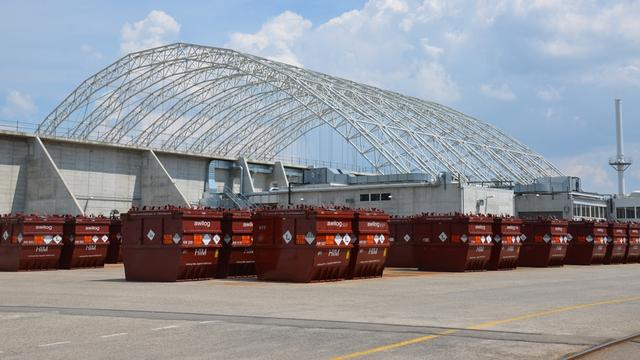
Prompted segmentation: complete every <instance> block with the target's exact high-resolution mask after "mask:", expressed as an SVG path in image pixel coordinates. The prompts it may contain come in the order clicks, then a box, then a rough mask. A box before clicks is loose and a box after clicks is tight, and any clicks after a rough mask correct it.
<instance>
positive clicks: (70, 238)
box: [59, 216, 110, 269]
mask: <svg viewBox="0 0 640 360" xmlns="http://www.w3.org/2000/svg"><path fill="white" fill-rule="evenodd" d="M109 222H110V220H109V218H106V217H102V216H98V217H92V216H76V217H71V216H68V217H66V218H65V222H64V235H63V246H62V252H61V254H60V266H59V268H60V269H75V268H87V267H103V266H104V260H105V258H106V257H107V248H108V247H109Z"/></svg>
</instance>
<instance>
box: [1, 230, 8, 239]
mask: <svg viewBox="0 0 640 360" xmlns="http://www.w3.org/2000/svg"><path fill="white" fill-rule="evenodd" d="M8 238H9V233H8V232H7V230H5V231H4V232H3V233H2V239H3V240H4V241H7V239H8Z"/></svg>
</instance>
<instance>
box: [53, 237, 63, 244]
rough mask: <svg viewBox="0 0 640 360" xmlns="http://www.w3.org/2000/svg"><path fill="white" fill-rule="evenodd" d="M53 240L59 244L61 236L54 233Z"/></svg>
mask: <svg viewBox="0 0 640 360" xmlns="http://www.w3.org/2000/svg"><path fill="white" fill-rule="evenodd" d="M53 241H55V242H56V244H60V242H61V241H62V236H60V235H56V236H54V237H53Z"/></svg>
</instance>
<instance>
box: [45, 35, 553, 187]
mask: <svg viewBox="0 0 640 360" xmlns="http://www.w3.org/2000/svg"><path fill="white" fill-rule="evenodd" d="M156 114H158V115H156ZM76 119H77V120H76ZM150 121H151V122H150ZM320 126H328V127H330V128H332V129H333V130H334V131H335V132H336V133H337V134H338V135H339V136H341V137H342V138H343V139H344V140H345V141H346V142H347V143H348V144H350V145H351V146H352V147H353V148H354V149H355V150H356V151H357V152H358V153H359V154H360V156H361V157H362V158H363V159H364V160H365V161H367V162H369V163H370V164H371V166H373V167H374V168H375V169H376V170H377V171H378V172H379V173H385V172H407V171H415V170H420V171H423V172H425V173H428V174H431V175H434V176H435V175H437V173H438V172H440V171H443V170H446V171H449V172H452V173H453V174H455V175H456V176H459V177H460V178H461V179H469V180H485V181H490V180H493V179H499V180H513V181H518V182H530V181H531V180H533V179H534V178H536V177H541V176H555V175H561V173H560V172H559V171H558V169H557V168H555V167H554V166H553V165H552V164H550V163H549V162H548V161H546V160H545V159H544V158H543V157H542V156H540V155H539V154H537V153H535V152H534V151H532V150H531V149H529V148H528V147H526V146H525V145H523V144H522V143H520V142H519V141H517V140H515V139H513V138H511V137H509V136H507V135H506V134H504V132H502V131H501V130H499V129H497V128H496V127H495V126H492V125H490V124H487V123H484V122H482V121H480V120H477V119H475V118H473V117H469V116H467V115H464V114H462V113H460V112H458V111H455V110H453V109H451V108H448V107H446V106H443V105H440V104H437V103H433V102H428V101H423V100H420V99H417V98H414V97H410V96H404V95H401V94H398V93H395V92H391V91H385V90H381V89H378V88H375V87H373V86H369V85H363V84H358V83H355V82H352V81H349V80H345V79H339V78H335V77H331V76H329V75H325V74H321V73H317V72H314V71H309V70H305V69H301V68H297V67H293V66H290V65H286V64H282V63H278V62H275V61H271V60H267V59H263V58H259V57H256V56H252V55H247V54H241V53H238V52H235V51H232V50H228V49H219V48H211V47H204V46H198V45H190V44H172V45H167V46H163V47H159V48H155V49H149V50H145V51H141V52H138V53H134V54H130V55H127V56H125V57H123V58H122V59H120V60H118V61H116V62H115V63H113V64H111V65H109V66H108V67H106V68H105V69H103V70H101V71H100V72H98V73H97V74H95V75H94V76H92V77H91V78H89V79H87V80H85V81H84V82H83V83H82V84H80V86H78V88H76V89H75V90H74V91H73V92H72V93H71V94H70V95H69V96H67V98H65V100H63V101H62V103H61V104H60V105H59V106H57V107H56V108H55V109H54V110H53V111H52V112H51V113H50V114H49V115H48V116H47V117H46V118H45V119H44V120H43V121H42V123H41V124H40V126H39V128H38V133H39V134H44V135H61V132H64V131H68V132H69V134H70V135H68V136H70V137H74V138H78V139H98V140H101V141H105V142H111V143H119V144H128V143H135V144H137V145H140V146H150V147H155V146H160V147H161V148H162V149H166V150H178V151H179V150H181V149H184V150H189V151H193V152H196V153H202V154H212V155H216V154H217V155H225V156H247V157H249V158H252V157H255V160H268V159H273V157H274V156H275V155H277V154H279V153H281V152H282V151H284V150H285V149H286V148H287V147H288V146H290V145H291V144H293V143H295V142H296V141H297V140H298V139H299V138H300V137H302V136H304V134H306V133H308V132H309V131H311V130H313V129H315V128H317V127H320ZM102 129H106V132H103V133H102V134H100V131H102ZM167 137H168V138H167Z"/></svg>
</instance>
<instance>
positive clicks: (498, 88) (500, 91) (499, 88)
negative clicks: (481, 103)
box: [480, 84, 516, 101]
mask: <svg viewBox="0 0 640 360" xmlns="http://www.w3.org/2000/svg"><path fill="white" fill-rule="evenodd" d="M480 92H481V93H482V94H484V95H485V96H488V97H490V98H494V99H498V100H502V101H512V100H515V99H516V94H515V93H514V92H513V91H511V89H510V88H509V85H507V84H501V85H495V84H482V85H480Z"/></svg>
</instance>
